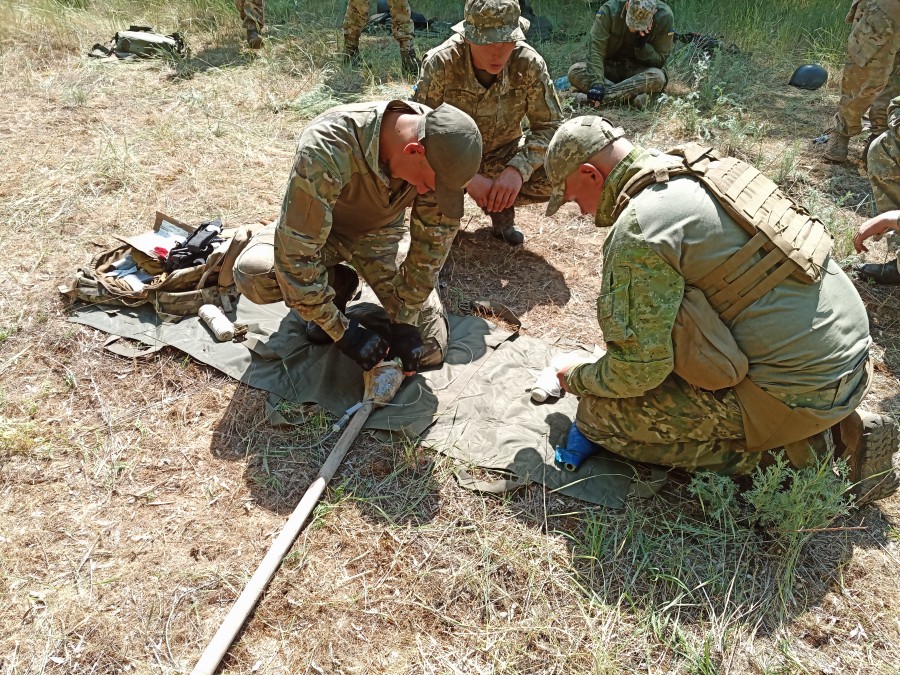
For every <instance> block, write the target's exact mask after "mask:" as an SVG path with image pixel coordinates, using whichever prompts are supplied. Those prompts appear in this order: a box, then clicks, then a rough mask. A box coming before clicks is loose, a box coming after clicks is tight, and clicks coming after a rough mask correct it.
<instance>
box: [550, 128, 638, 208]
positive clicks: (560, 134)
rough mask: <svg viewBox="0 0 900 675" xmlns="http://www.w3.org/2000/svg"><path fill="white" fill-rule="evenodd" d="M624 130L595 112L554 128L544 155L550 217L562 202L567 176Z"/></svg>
mask: <svg viewBox="0 0 900 675" xmlns="http://www.w3.org/2000/svg"><path fill="white" fill-rule="evenodd" d="M624 135H625V132H624V131H623V130H622V128H621V127H614V126H613V124H612V122H610V121H609V120H608V119H605V118H603V117H598V116H597V115H584V116H582V117H575V118H574V119H571V120H569V121H567V122H566V123H565V124H563V125H562V126H560V127H559V129H557V130H556V133H555V134H554V135H553V140H551V141H550V145H549V147H548V148H547V156H546V157H545V158H544V171H545V172H546V173H547V178H549V179H550V184H551V185H553V193H552V194H551V195H550V203H549V204H547V215H548V216H552V215H553V214H554V213H556V212H557V211H558V210H559V207H560V206H562V205H563V203H564V202H565V191H566V178H568V177H569V175H570V174H571V173H573V172H574V171H575V170H576V169H577V168H578V167H579V166H581V165H582V164H584V163H585V162H586V161H587V160H588V159H590V158H591V157H593V156H594V155H595V154H597V153H598V152H600V151H601V150H602V149H603V148H605V147H606V146H607V145H609V144H610V143H612V142H613V141H615V140H616V139H617V138H622V136H624Z"/></svg>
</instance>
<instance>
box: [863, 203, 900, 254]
mask: <svg viewBox="0 0 900 675" xmlns="http://www.w3.org/2000/svg"><path fill="white" fill-rule="evenodd" d="M898 216H900V211H896V210H895V211H885V212H884V213H881V214H879V215H877V216H875V217H874V218H870V219H869V220H867V221H866V222H864V223H863V224H862V225H860V226H859V230H857V232H856V236H855V237H854V238H853V248H854V249H856V252H857V253H865V252H868V250H869V249H868V248H867V247H866V245H865V241H866V239H871V238H872V237H877V236H879V235H882V234H884V233H886V232H889V231H891V230H895V229H897V222H898V221H897V217H898ZM876 241H877V240H876Z"/></svg>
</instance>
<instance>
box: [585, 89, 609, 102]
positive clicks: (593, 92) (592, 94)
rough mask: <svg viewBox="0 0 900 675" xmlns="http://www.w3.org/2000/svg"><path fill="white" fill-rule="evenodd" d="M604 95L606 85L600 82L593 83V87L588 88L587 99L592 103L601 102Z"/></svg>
mask: <svg viewBox="0 0 900 675" xmlns="http://www.w3.org/2000/svg"><path fill="white" fill-rule="evenodd" d="M604 96H606V87H605V86H603V85H602V84H595V85H594V86H593V87H591V88H590V89H588V92H587V100H588V101H590V102H591V103H593V104H594V105H596V104H598V103H602V102H603V97H604Z"/></svg>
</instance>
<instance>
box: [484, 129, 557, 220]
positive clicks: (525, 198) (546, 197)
mask: <svg viewBox="0 0 900 675" xmlns="http://www.w3.org/2000/svg"><path fill="white" fill-rule="evenodd" d="M524 144H525V137H524V136H523V137H522V138H520V139H518V140H516V141H512V142H510V143H507V144H506V145H501V146H500V147H499V148H495V149H494V150H491V151H490V152H487V153H485V155H484V157H482V158H481V168H479V169H478V173H480V174H481V175H482V176H485V177H487V178H491V179H493V178H496V177H497V176H499V175H500V173H501V172H502V171H503V170H504V169H505V168H506V165H507V164H509V160H511V159H512V158H513V157H515V156H516V155H517V154H518V153H519V152H521V150H522V146H523V145H524ZM552 191H553V186H552V185H551V184H550V179H549V178H547V174H546V173H545V172H544V167H543V166H541V167H539V168H538V169H536V170H535V171H534V172H533V173H532V174H531V177H530V178H529V179H528V180H527V181H525V182H524V183H523V184H522V189H521V190H519V194H518V196H517V197H516V201H515V203H514V204H513V206H525V205H526V204H542V203H544V202H548V201H550V193H551V192H552Z"/></svg>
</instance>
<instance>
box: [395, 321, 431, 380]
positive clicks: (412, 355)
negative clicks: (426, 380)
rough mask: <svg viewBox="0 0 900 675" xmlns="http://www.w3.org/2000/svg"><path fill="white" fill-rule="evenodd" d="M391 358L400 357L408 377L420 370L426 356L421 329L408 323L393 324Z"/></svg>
mask: <svg viewBox="0 0 900 675" xmlns="http://www.w3.org/2000/svg"><path fill="white" fill-rule="evenodd" d="M391 356H398V357H400V363H402V364H403V372H404V373H405V374H406V375H412V374H413V373H415V372H416V371H417V370H419V363H420V362H421V360H422V357H423V356H425V344H424V343H423V342H422V333H421V332H420V331H419V329H418V328H416V327H415V326H413V325H410V324H408V323H392V324H391Z"/></svg>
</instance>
